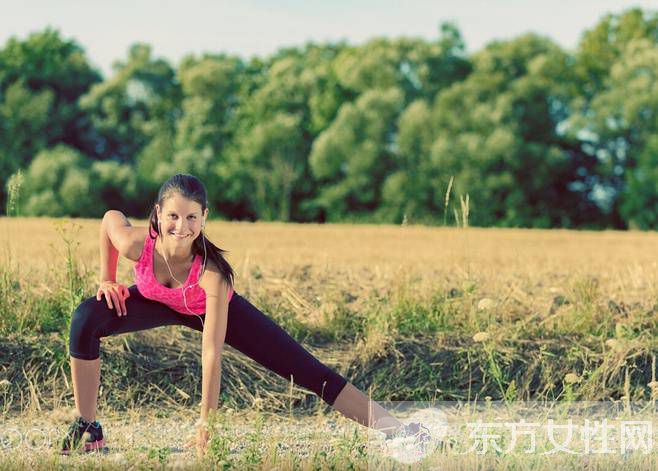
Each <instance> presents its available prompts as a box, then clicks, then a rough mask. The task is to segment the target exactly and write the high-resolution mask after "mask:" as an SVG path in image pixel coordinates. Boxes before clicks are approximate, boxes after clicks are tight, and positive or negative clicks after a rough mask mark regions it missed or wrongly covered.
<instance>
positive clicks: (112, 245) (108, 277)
mask: <svg viewBox="0 0 658 471" xmlns="http://www.w3.org/2000/svg"><path fill="white" fill-rule="evenodd" d="M122 225H128V226H130V223H129V222H128V220H127V219H126V217H125V216H124V215H123V213H122V212H121V211H115V210H113V209H111V210H109V211H107V212H106V213H105V215H104V216H103V221H102V222H101V230H100V244H99V245H100V250H101V272H100V279H99V280H98V281H99V283H102V282H103V281H114V282H116V281H117V264H118V262H119V247H118V246H119V245H120V244H119V242H120V241H119V238H117V236H114V239H115V240H114V241H113V240H112V238H110V233H111V232H116V231H113V230H112V231H111V229H114V227H116V226H122Z"/></svg>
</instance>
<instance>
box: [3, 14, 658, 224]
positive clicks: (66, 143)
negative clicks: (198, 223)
mask: <svg viewBox="0 0 658 471" xmlns="http://www.w3.org/2000/svg"><path fill="white" fill-rule="evenodd" d="M219 47H221V45H218V48H219ZM657 78H658V13H657V12H647V11H643V10H641V9H631V10H627V11H624V12H621V13H619V14H608V15H606V16H604V17H602V18H601V19H600V21H599V22H598V23H597V24H596V25H595V26H594V27H593V28H592V29H590V30H587V31H585V32H584V33H583V34H582V36H581V38H580V41H579V43H578V46H577V48H576V50H575V51H567V50H564V49H563V48H561V47H560V46H559V45H557V44H556V43H555V42H554V41H552V40H551V39H550V38H548V37H544V36H540V35H537V34H525V35H522V36H518V37H516V38H513V39H511V40H505V41H493V42H491V43H489V44H488V45H486V46H485V47H484V48H482V49H481V50H479V51H477V52H475V53H472V54H467V53H466V48H465V44H464V41H463V38H462V36H461V33H460V31H459V29H458V28H457V27H456V26H455V25H454V24H451V23H443V24H441V25H439V28H438V34H437V38H436V39H435V40H425V39H411V38H392V39H389V38H377V39H373V40H371V41H369V42H367V43H365V44H363V45H359V46H356V45H350V44H348V43H345V42H339V43H323V44H316V43H307V44H305V45H302V46H299V47H290V48H283V49H280V50H278V51H277V52H275V53H274V54H272V55H271V56H269V57H264V58H261V57H254V58H252V59H249V60H246V59H243V58H240V57H237V56H233V55H227V54H204V55H201V56H195V55H188V56H187V57H185V58H184V59H183V60H181V61H180V63H179V64H178V65H177V67H173V66H172V65H171V64H170V63H168V62H167V61H166V60H163V59H161V58H156V57H154V56H153V54H152V51H151V48H150V47H149V46H148V45H146V44H135V45H133V46H132V47H131V48H130V50H129V51H128V54H127V57H126V58H125V59H123V60H120V61H117V62H115V63H114V65H113V73H112V74H111V76H110V77H109V78H104V77H103V76H102V75H101V74H100V72H99V71H98V70H96V69H95V68H94V67H93V66H92V65H91V64H90V63H89V62H88V60H87V58H86V56H85V52H84V49H83V48H82V47H81V46H80V45H79V44H78V43H77V42H76V41H75V40H72V39H66V38H64V37H62V35H61V34H60V33H59V32H58V31H57V30H53V29H46V30H43V31H41V32H37V33H33V34H31V35H29V36H28V37H27V38H25V39H19V38H11V39H9V40H8V41H7V42H6V44H5V45H4V47H3V48H2V49H1V50H0V179H2V181H1V182H0V183H1V185H0V203H2V204H1V205H0V207H1V208H2V211H3V212H4V213H5V214H7V213H9V214H20V215H35V216H39V215H45V216H65V215H66V216H72V217H100V216H102V214H103V213H104V212H105V211H106V210H107V209H109V208H113V209H120V210H122V211H124V212H125V213H127V214H128V215H130V216H135V217H142V218H143V217H146V212H147V210H148V208H149V207H150V205H151V203H152V202H153V200H154V198H155V196H156V193H157V189H158V187H159V185H160V184H161V183H162V182H163V181H164V180H165V179H166V178H168V177H169V176H171V175H172V174H174V173H191V174H194V175H196V176H198V177H200V178H201V179H202V181H204V183H205V184H206V187H207V189H208V192H209V203H210V207H211V213H212V214H213V215H215V216H221V217H223V218H226V219H246V220H280V221H297V222H324V221H355V222H358V221H367V222H388V223H401V222H402V221H408V222H415V223H426V224H443V223H445V222H446V221H452V220H453V212H454V211H455V210H456V209H457V208H459V207H460V204H462V205H463V202H464V201H465V199H464V197H465V196H468V208H467V209H468V213H469V215H468V219H469V221H468V222H469V223H470V224H471V225H477V226H508V227H541V228H547V227H565V228H629V227H630V228H642V229H651V228H656V227H658V133H657V130H658V80H657ZM449 184H450V186H451V188H450V192H448V190H449ZM456 217H458V216H456Z"/></svg>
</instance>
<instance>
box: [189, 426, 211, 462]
mask: <svg viewBox="0 0 658 471" xmlns="http://www.w3.org/2000/svg"><path fill="white" fill-rule="evenodd" d="M209 436H210V433H209V432H208V426H207V425H197V428H196V436H195V437H193V438H192V439H191V440H190V441H188V442H187V443H186V444H185V448H191V447H192V446H194V445H196V454H197V457H198V458H199V459H201V458H203V457H204V456H205V454H206V452H207V451H208V438H209Z"/></svg>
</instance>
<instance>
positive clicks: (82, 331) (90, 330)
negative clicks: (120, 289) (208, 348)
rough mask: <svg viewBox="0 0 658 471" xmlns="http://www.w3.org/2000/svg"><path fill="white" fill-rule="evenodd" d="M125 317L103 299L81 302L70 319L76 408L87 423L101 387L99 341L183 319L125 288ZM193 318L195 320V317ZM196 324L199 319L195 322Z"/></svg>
mask: <svg viewBox="0 0 658 471" xmlns="http://www.w3.org/2000/svg"><path fill="white" fill-rule="evenodd" d="M128 290H129V291H130V296H129V297H128V298H127V299H126V310H127V312H128V315H126V316H121V317H119V316H117V313H116V309H110V308H109V307H107V302H106V301H105V299H101V300H100V301H98V300H96V297H95V296H93V297H90V298H88V299H86V300H85V301H83V302H82V303H80V305H79V306H78V307H77V308H76V310H75V311H74V313H73V317H72V319H71V331H70V335H69V353H70V355H71V377H72V380H73V395H74V397H75V406H76V408H77V410H78V413H79V415H80V416H82V418H83V419H85V420H87V421H88V422H93V421H94V420H96V401H97V398H98V388H99V386H100V371H101V362H100V339H101V338H102V337H107V336H110V335H115V334H121V333H126V332H135V331H138V330H145V329H152V328H154V327H160V326H164V325H175V324H183V323H185V321H186V319H185V318H184V317H183V316H182V315H181V314H179V313H177V312H176V311H174V310H172V309H170V308H168V307H167V306H166V305H164V304H162V303H158V302H156V301H152V300H150V299H146V298H144V297H143V296H142V295H141V294H140V292H139V291H138V290H137V287H136V286H134V285H133V286H131V287H130V288H128ZM195 319H196V318H195ZM196 321H197V322H199V320H198V319H196Z"/></svg>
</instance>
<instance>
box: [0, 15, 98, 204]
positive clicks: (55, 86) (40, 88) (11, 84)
mask: <svg viewBox="0 0 658 471" xmlns="http://www.w3.org/2000/svg"><path fill="white" fill-rule="evenodd" d="M100 80H101V76H100V74H99V73H98V72H97V71H96V70H94V69H93V68H92V67H91V65H90V64H89V63H88V61H87V58H86V57H85V54H84V51H83V49H82V48H81V47H80V46H79V45H78V44H77V43H76V42H75V41H73V40H66V39H63V38H62V37H60V34H59V32H57V31H56V30H53V29H49V28H48V29H46V30H44V31H42V32H38V33H33V34H31V35H29V36H28V37H27V39H25V40H19V39H17V38H14V37H12V38H10V39H9V40H8V41H7V43H6V44H5V46H4V48H3V49H1V50H0V119H1V120H2V125H0V203H2V207H3V208H4V202H5V197H6V196H5V182H6V178H7V177H8V176H9V175H11V174H12V173H13V172H14V171H16V169H18V168H21V167H23V168H24V167H26V166H27V165H28V164H29V163H30V161H31V160H32V159H33V158H34V156H35V155H36V154H37V153H38V152H39V151H40V150H42V149H44V148H47V147H52V146H54V145H56V144H57V143H63V144H66V145H68V146H71V147H73V148H76V149H79V150H81V151H83V152H84V151H86V150H87V149H89V147H90V143H89V140H88V136H87V132H86V129H87V128H86V126H87V121H86V117H85V115H84V113H83V112H82V111H81V110H80V109H79V107H78V98H79V97H80V96H81V95H82V94H84V93H85V92H86V91H87V90H88V89H89V88H90V87H91V86H92V85H93V84H94V83H97V82H98V81H100Z"/></svg>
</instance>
